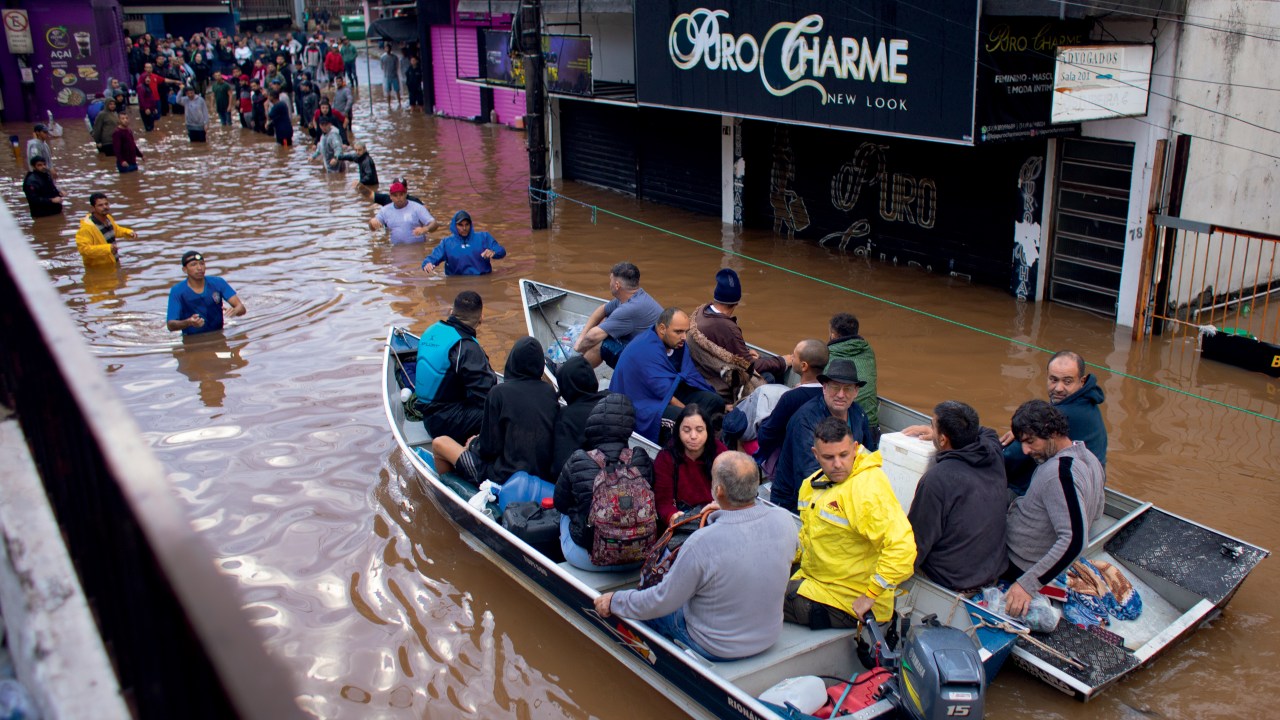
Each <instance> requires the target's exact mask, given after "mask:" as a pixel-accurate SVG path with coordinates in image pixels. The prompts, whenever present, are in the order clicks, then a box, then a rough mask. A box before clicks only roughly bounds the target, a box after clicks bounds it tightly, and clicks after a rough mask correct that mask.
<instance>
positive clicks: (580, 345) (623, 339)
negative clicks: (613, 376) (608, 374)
mask: <svg viewBox="0 0 1280 720" xmlns="http://www.w3.org/2000/svg"><path fill="white" fill-rule="evenodd" d="M609 294H610V295H613V299H612V300H610V301H609V302H607V303H605V304H604V305H601V306H600V307H598V308H596V310H595V312H593V313H591V317H589V318H587V324H586V326H585V327H583V328H582V334H581V335H579V336H578V342H577V344H576V345H575V347H574V348H573V349H574V350H576V351H578V352H579V353H581V354H582V357H584V358H586V359H587V362H589V363H591V367H600V363H602V362H603V363H606V364H607V365H608V366H609V367H611V368H616V367H617V366H618V358H619V357H621V356H622V349H623V348H625V347H626V346H627V343H629V342H631V341H632V340H634V339H636V337H638V336H639V335H640V333H642V332H644V331H645V330H648V329H649V328H651V327H653V326H654V324H655V323H657V322H658V316H659V315H661V314H662V306H661V305H659V304H658V301H657V300H654V299H653V298H651V297H649V294H648V293H646V292H645V291H644V288H642V287H640V268H638V267H636V266H635V265H633V264H631V263H629V262H620V263H618V264H617V265H614V266H613V269H612V270H610V271H609Z"/></svg>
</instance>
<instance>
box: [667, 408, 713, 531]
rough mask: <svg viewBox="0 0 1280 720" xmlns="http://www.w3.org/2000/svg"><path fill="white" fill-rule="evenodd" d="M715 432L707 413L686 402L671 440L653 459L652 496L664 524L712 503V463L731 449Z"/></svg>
mask: <svg viewBox="0 0 1280 720" xmlns="http://www.w3.org/2000/svg"><path fill="white" fill-rule="evenodd" d="M713 435H714V428H713V426H712V423H711V419H710V418H709V417H707V412H706V411H705V410H703V409H702V408H700V407H698V405H697V404H695V403H690V404H688V405H686V406H685V408H684V412H682V413H680V418H679V419H678V420H677V421H676V432H674V433H672V434H671V442H669V443H668V444H667V447H665V448H663V449H662V451H661V452H659V453H658V457H657V459H655V460H654V461H653V495H654V501H655V502H656V503H657V504H658V519H659V520H660V521H661V522H662V523H663V525H669V524H671V522H672V521H673V520H674V519H675V518H676V517H677V516H679V515H680V514H682V513H683V512H685V511H686V510H690V509H692V508H694V507H696V506H698V505H705V504H707V503H709V502H711V463H712V462H714V461H715V459H716V456H717V455H719V454H720V453H722V452H725V451H727V450H728V448H726V447H725V446H724V443H722V442H720V441H719V440H718V439H716V438H714V437H713Z"/></svg>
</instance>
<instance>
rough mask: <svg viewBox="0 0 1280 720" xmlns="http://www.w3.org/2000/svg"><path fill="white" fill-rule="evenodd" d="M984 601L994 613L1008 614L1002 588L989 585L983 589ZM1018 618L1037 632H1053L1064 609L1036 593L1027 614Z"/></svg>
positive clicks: (1032, 597)
mask: <svg viewBox="0 0 1280 720" xmlns="http://www.w3.org/2000/svg"><path fill="white" fill-rule="evenodd" d="M982 603H983V604H984V605H986V607H987V609H988V610H990V611H991V612H993V613H996V614H998V615H1008V613H1006V612H1005V609H1004V593H1003V592H1000V588H995V587H989V588H987V589H986V590H983V591H982ZM1010 617H1012V616H1010ZM1016 619H1017V620H1019V621H1020V622H1021V623H1022V624H1023V625H1026V626H1027V627H1029V628H1031V629H1032V630H1034V631H1036V632H1053V629H1054V628H1056V627H1058V621H1059V620H1061V619H1062V610H1060V609H1058V607H1056V606H1055V605H1054V604H1053V601H1051V600H1050V599H1049V598H1047V597H1045V596H1044V595H1041V594H1040V593H1036V594H1035V595H1032V596H1031V606H1030V607H1029V608H1027V614H1026V616H1024V617H1020V618H1016Z"/></svg>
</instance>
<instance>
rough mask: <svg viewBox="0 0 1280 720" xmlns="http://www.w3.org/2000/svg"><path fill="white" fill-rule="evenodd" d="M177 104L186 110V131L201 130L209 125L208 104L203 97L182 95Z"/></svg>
mask: <svg viewBox="0 0 1280 720" xmlns="http://www.w3.org/2000/svg"><path fill="white" fill-rule="evenodd" d="M178 103H179V104H181V105H182V107H183V108H185V109H186V113H185V119H186V122H187V129H188V130H203V129H204V128H205V126H206V125H208V124H209V104H208V103H207V102H205V100H204V98H203V97H201V96H199V95H196V96H195V97H187V96H186V95H183V96H182V97H180V98H178Z"/></svg>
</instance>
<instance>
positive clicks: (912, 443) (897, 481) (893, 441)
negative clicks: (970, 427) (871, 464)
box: [880, 432, 937, 512]
mask: <svg viewBox="0 0 1280 720" xmlns="http://www.w3.org/2000/svg"><path fill="white" fill-rule="evenodd" d="M936 454H937V450H936V449H935V448H934V447H933V443H932V442H931V441H929V440H921V439H919V438H913V437H908V436H906V435H903V434H902V433H900V432H896V433H886V434H884V435H881V436H880V455H881V457H883V458H884V465H883V468H884V474H885V475H888V476H889V484H890V485H891V486H892V487H893V494H894V495H896V496H897V497H898V502H899V503H901V505H902V511H903V512H908V511H909V510H911V500H912V498H914V497H915V496H916V485H918V484H919V483H920V476H921V475H924V472H925V470H928V469H929V468H931V467H933V456H934V455H936Z"/></svg>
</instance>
